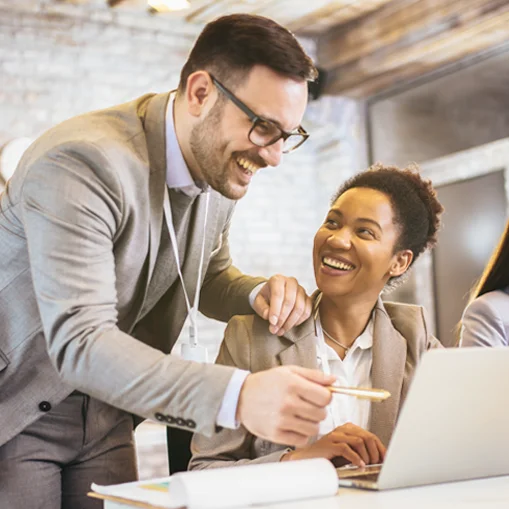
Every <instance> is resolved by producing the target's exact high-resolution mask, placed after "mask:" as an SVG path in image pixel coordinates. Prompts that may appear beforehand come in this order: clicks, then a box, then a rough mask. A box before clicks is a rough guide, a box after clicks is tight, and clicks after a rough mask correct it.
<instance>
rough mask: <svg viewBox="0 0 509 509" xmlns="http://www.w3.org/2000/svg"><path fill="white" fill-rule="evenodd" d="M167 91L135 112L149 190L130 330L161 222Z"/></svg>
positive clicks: (145, 289) (151, 267)
mask: <svg viewBox="0 0 509 509" xmlns="http://www.w3.org/2000/svg"><path fill="white" fill-rule="evenodd" d="M168 99H169V94H168V93H166V94H157V95H153V96H150V97H148V99H147V100H146V101H144V102H142V103H141V104H140V106H139V108H138V115H139V117H140V119H141V121H142V123H143V127H144V131H145V138H146V143H147V152H148V157H149V164H150V174H149V182H148V192H149V203H148V207H149V217H150V219H149V221H150V223H149V234H148V267H147V275H146V279H145V285H144V287H143V290H142V291H143V294H142V295H141V296H140V298H139V300H138V302H139V308H138V310H137V312H136V313H133V314H132V315H131V316H132V323H131V326H130V327H129V330H132V327H134V324H135V323H136V321H137V319H138V317H139V314H140V313H141V311H142V309H143V304H144V302H145V298H146V295H147V292H148V288H149V284H150V280H151V279H152V275H153V273H154V267H155V263H156V259H157V253H158V251H159V244H160V241H161V229H162V224H163V200H164V186H165V185H166V107H167V104H168Z"/></svg>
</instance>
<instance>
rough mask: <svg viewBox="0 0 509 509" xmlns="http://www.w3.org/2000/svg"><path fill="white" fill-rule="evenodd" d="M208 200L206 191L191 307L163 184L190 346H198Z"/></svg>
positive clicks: (208, 195) (166, 212)
mask: <svg viewBox="0 0 509 509" xmlns="http://www.w3.org/2000/svg"><path fill="white" fill-rule="evenodd" d="M209 201H210V192H209V191H208V190H207V191H206V201H205V220H204V222H203V240H202V244H201V253H200V264H199V266H198V277H197V279H196V292H195V294H194V302H193V306H192V307H191V301H190V300H189V295H188V293H187V290H186V285H185V283H184V277H183V276H182V270H181V268H180V257H179V251H178V245H177V234H176V233H175V226H174V225H173V215H172V213H171V206H170V195H169V193H168V186H167V185H165V186H164V204H163V209H164V218H165V220H166V225H167V226H168V231H169V232H170V240H171V247H172V249H173V255H174V256H175V261H176V262H177V270H178V274H179V278H180V282H181V283H182V290H183V291H184V297H185V301H186V308H187V312H188V314H189V320H190V322H191V323H190V327H189V341H190V343H191V346H193V347H196V346H198V305H199V303H200V290H201V277H202V272H203V260H204V257H205V230H206V227H207V218H208V215H209Z"/></svg>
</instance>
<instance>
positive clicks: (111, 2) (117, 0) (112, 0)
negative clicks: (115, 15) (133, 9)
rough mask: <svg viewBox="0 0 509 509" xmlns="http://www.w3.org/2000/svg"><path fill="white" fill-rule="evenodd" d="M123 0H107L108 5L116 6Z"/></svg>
mask: <svg viewBox="0 0 509 509" xmlns="http://www.w3.org/2000/svg"><path fill="white" fill-rule="evenodd" d="M124 1H125V0H107V2H108V7H116V6H117V5H119V4H121V3H122V2H124Z"/></svg>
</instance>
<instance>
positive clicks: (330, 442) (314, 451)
mask: <svg viewBox="0 0 509 509" xmlns="http://www.w3.org/2000/svg"><path fill="white" fill-rule="evenodd" d="M385 451H386V448H385V446H384V445H383V444H382V442H381V441H380V439H379V438H378V437H377V436H376V435H374V434H373V433H370V432H369V431H366V430H365V429H363V428H360V427H359V426H356V425H355V424H351V423H347V424H343V426H338V427H337V428H336V429H334V430H333V431H331V432H330V433H328V434H327V435H324V436H323V437H322V438H320V440H317V441H316V442H315V443H314V444H311V445H308V446H307V447H303V448H301V449H296V450H295V451H292V452H288V453H286V454H285V455H284V456H283V457H282V458H281V461H291V460H301V459H310V458H326V459H329V460H332V459H334V458H337V457H342V458H344V459H346V460H348V461H349V462H351V463H352V464H354V465H356V466H358V467H364V466H366V465H369V464H374V463H381V462H382V461H383V459H384V457H385Z"/></svg>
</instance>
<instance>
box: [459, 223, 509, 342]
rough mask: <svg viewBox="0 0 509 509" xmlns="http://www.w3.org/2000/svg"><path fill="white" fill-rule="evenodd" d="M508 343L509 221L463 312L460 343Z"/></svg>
mask: <svg viewBox="0 0 509 509" xmlns="http://www.w3.org/2000/svg"><path fill="white" fill-rule="evenodd" d="M508 344H509V222H508V223H507V224H506V227H505V231H504V233H503V234H502V237H501V239H500V242H499V244H498V246H497V248H496V249H495V251H494V252H493V254H492V255H491V259H490V261H489V262H488V265H487V266H486V268H485V269H484V272H483V274H482V276H481V279H480V280H479V283H478V284H477V286H476V287H475V289H474V291H473V293H472V296H471V301H470V304H469V305H468V306H467V308H466V309H465V312H464V313H463V318H462V324H461V333H460V346H507V345H508Z"/></svg>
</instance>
